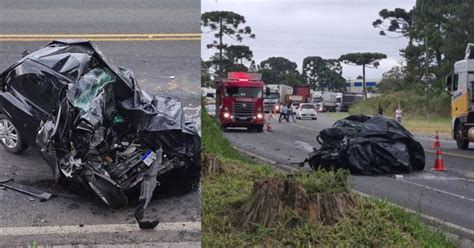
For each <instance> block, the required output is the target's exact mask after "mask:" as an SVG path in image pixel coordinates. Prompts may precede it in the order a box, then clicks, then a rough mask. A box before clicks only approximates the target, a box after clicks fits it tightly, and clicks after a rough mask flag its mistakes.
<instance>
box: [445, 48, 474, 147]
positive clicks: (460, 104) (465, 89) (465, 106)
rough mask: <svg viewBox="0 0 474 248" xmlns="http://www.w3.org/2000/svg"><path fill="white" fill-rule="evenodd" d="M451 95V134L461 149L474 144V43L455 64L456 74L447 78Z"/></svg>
mask: <svg viewBox="0 0 474 248" xmlns="http://www.w3.org/2000/svg"><path fill="white" fill-rule="evenodd" d="M446 85H447V88H448V90H449V92H450V94H451V116H452V121H451V132H452V136H453V139H455V140H456V144H457V147H458V148H459V149H467V148H468V147H469V142H474V43H469V44H468V45H467V49H466V57H465V59H464V60H460V61H458V62H456V63H455V64H454V73H453V74H451V75H449V76H448V77H447V78H446Z"/></svg>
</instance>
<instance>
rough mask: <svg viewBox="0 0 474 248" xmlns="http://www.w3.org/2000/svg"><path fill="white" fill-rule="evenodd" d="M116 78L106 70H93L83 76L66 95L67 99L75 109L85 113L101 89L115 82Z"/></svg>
mask: <svg viewBox="0 0 474 248" xmlns="http://www.w3.org/2000/svg"><path fill="white" fill-rule="evenodd" d="M115 79H116V76H115V75H114V74H113V73H112V72H111V71H110V70H108V69H107V68H95V69H92V70H90V71H89V72H87V73H86V74H84V76H82V77H81V78H80V79H79V81H78V82H77V83H76V84H74V85H73V86H72V87H71V89H69V91H68V93H67V98H68V99H69V100H70V101H71V102H72V105H74V106H75V107H77V108H80V109H81V110H83V111H85V112H87V111H89V109H90V104H91V103H92V102H93V100H94V99H95V97H96V96H97V94H98V93H99V92H100V91H101V90H102V88H103V87H104V86H105V85H106V84H109V83H113V82H115Z"/></svg>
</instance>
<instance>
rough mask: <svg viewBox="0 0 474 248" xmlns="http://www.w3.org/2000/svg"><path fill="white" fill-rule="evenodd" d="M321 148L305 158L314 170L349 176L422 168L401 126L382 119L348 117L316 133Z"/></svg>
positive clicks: (420, 154) (420, 155)
mask: <svg viewBox="0 0 474 248" xmlns="http://www.w3.org/2000/svg"><path fill="white" fill-rule="evenodd" d="M316 140H317V141H318V143H319V144H320V145H321V147H320V148H319V149H314V151H312V152H310V153H309V155H308V159H307V162H308V163H309V165H310V167H311V168H312V169H314V170H317V169H327V170H330V169H347V170H349V171H350V172H351V173H353V174H366V175H380V174H386V173H409V172H411V171H413V170H414V171H421V170H423V169H424V168H425V153H424V150H423V147H422V146H421V144H420V143H419V142H418V141H416V140H415V139H414V137H413V135H412V134H411V133H410V132H409V131H407V130H406V129H405V128H404V127H403V126H402V125H400V124H399V123H398V122H396V121H395V120H393V119H389V118H386V117H384V116H382V115H375V116H373V117H370V116H365V115H352V116H349V117H347V118H345V119H342V120H338V121H336V122H335V123H334V125H333V127H332V128H326V129H324V130H322V131H321V132H320V134H319V135H318V136H317V138H316Z"/></svg>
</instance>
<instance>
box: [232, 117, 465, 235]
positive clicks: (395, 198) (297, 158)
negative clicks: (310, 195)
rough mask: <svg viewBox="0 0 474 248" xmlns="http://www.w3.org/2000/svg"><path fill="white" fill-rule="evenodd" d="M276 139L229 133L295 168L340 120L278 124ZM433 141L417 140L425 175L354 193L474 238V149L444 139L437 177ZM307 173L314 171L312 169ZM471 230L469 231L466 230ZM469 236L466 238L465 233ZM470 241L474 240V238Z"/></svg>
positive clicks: (371, 182) (361, 185)
mask: <svg viewBox="0 0 474 248" xmlns="http://www.w3.org/2000/svg"><path fill="white" fill-rule="evenodd" d="M267 118H268V116H267ZM271 123H272V127H273V131H274V132H273V133H267V132H263V133H253V132H248V131H245V129H244V130H241V129H240V130H239V129H234V130H230V131H228V132H226V133H225V135H226V137H227V138H228V139H229V140H230V141H231V142H232V143H233V144H234V145H235V146H236V147H238V148H240V149H242V150H244V151H248V152H251V153H253V154H255V155H257V156H259V157H263V158H266V159H268V162H269V163H274V164H275V166H280V167H284V168H287V167H293V168H297V167H298V166H297V165H296V164H295V163H299V162H302V161H304V159H305V158H306V155H307V153H308V152H307V149H308V147H319V145H318V143H317V142H316V139H315V137H316V135H317V134H318V132H319V131H320V130H322V129H324V128H328V127H330V126H332V124H333V123H334V120H333V119H331V118H330V117H329V116H328V115H327V114H325V113H321V114H320V115H319V118H318V120H316V121H312V120H298V121H297V122H296V123H293V122H291V123H286V122H282V123H279V122H278V121H277V120H276V119H273V121H272V122H271ZM433 138H434V135H433V136H432V137H429V136H420V135H416V139H417V140H418V141H419V142H420V143H421V144H422V145H423V147H424V148H425V156H426V167H425V170H424V171H421V172H413V173H410V174H405V175H402V176H403V177H402V178H396V177H395V175H388V176H352V177H351V180H350V182H351V186H352V188H353V189H355V190H357V191H360V192H363V193H365V194H368V195H372V196H376V197H380V198H383V199H386V200H388V201H391V202H393V203H395V204H397V205H400V206H403V207H406V208H409V209H411V210H414V211H416V212H419V213H422V214H425V215H428V216H431V217H434V218H436V219H438V220H441V221H443V222H446V223H451V224H454V225H456V226H459V227H461V229H462V230H463V231H467V232H468V233H471V235H472V234H474V231H473V230H474V211H473V210H474V145H472V144H471V148H470V149H469V150H463V151H461V150H458V149H456V144H455V142H454V141H452V140H449V139H447V138H446V139H442V140H441V146H442V151H443V152H444V155H443V159H444V161H445V166H446V168H447V171H445V172H436V171H432V170H431V168H432V167H433V165H434V160H435V155H434V151H433V149H432V148H431V147H432V144H433ZM305 169H307V170H309V167H308V166H307V165H306V167H305ZM463 228H465V229H463ZM464 233H465V232H464ZM469 238H471V239H474V235H473V236H470V237H469Z"/></svg>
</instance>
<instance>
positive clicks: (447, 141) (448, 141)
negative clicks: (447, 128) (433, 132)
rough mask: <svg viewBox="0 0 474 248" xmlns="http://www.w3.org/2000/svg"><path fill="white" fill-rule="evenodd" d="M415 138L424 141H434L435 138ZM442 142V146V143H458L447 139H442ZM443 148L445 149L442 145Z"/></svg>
mask: <svg viewBox="0 0 474 248" xmlns="http://www.w3.org/2000/svg"><path fill="white" fill-rule="evenodd" d="M415 138H417V139H422V140H429V141H434V137H433V138H430V137H422V136H415ZM440 142H441V144H442V143H448V144H456V141H452V140H445V139H440ZM441 148H443V145H441Z"/></svg>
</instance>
